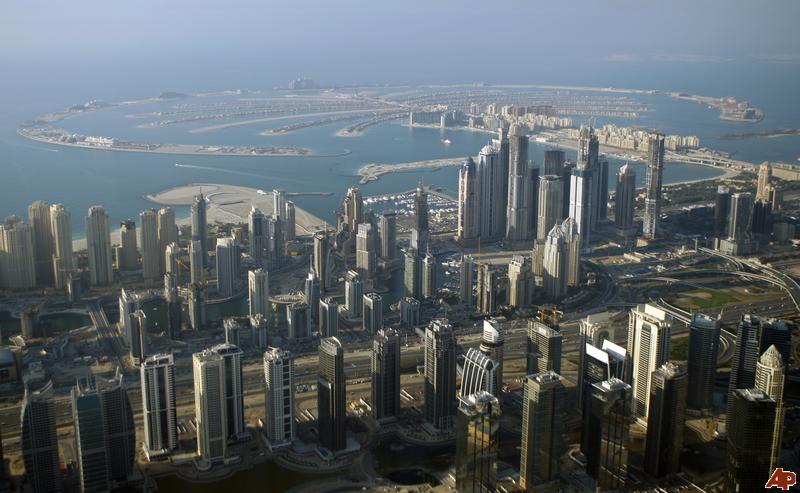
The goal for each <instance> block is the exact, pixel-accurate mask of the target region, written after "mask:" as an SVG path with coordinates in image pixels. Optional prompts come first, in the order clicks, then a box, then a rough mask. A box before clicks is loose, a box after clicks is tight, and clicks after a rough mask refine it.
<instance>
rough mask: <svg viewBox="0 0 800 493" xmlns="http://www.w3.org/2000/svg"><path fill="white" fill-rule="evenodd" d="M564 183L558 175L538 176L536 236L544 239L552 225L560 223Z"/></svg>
mask: <svg viewBox="0 0 800 493" xmlns="http://www.w3.org/2000/svg"><path fill="white" fill-rule="evenodd" d="M563 193H564V183H563V181H562V180H561V177H559V176H558V175H543V176H542V177H540V178H539V207H538V210H537V214H538V218H537V225H536V238H537V239H539V240H544V239H545V238H547V233H549V232H550V230H552V229H553V226H555V225H556V224H559V223H561V221H562V219H563V218H562V217H561V213H562V203H563V200H562V198H561V194H563Z"/></svg>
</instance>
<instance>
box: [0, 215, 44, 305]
mask: <svg viewBox="0 0 800 493" xmlns="http://www.w3.org/2000/svg"><path fill="white" fill-rule="evenodd" d="M34 253H35V252H34V239H33V229H32V228H31V227H30V225H28V224H25V223H23V222H22V220H21V219H20V218H19V217H17V216H10V217H8V218H6V220H5V222H4V223H3V224H1V225H0V287H3V288H5V289H31V288H34V287H36V257H35V255H34Z"/></svg>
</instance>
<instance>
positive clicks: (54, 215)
mask: <svg viewBox="0 0 800 493" xmlns="http://www.w3.org/2000/svg"><path fill="white" fill-rule="evenodd" d="M71 221H72V219H71V215H70V213H69V210H67V209H66V208H65V207H64V206H63V205H61V204H53V205H51V206H50V227H52V228H53V259H52V266H53V275H54V279H55V283H54V285H55V288H56V289H64V288H65V287H66V285H67V280H68V279H69V276H70V274H71V273H72V269H73V260H72V222H71Z"/></svg>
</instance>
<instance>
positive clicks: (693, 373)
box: [686, 313, 720, 411]
mask: <svg viewBox="0 0 800 493" xmlns="http://www.w3.org/2000/svg"><path fill="white" fill-rule="evenodd" d="M719 336H720V319H719V318H711V317H709V316H708V315H703V314H702V313H695V314H693V315H692V322H691V323H690V324H689V356H688V370H689V382H688V388H687V392H686V405H687V406H688V407H689V408H691V409H697V410H700V411H710V410H711V409H712V407H713V397H714V382H715V380H716V377H717V359H718V355H719Z"/></svg>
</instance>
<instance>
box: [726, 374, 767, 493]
mask: <svg viewBox="0 0 800 493" xmlns="http://www.w3.org/2000/svg"><path fill="white" fill-rule="evenodd" d="M731 395H732V397H731V400H730V406H729V408H728V413H729V415H730V423H731V426H730V427H728V452H727V463H728V468H727V471H726V474H725V484H726V486H727V491H741V492H744V491H761V490H763V489H764V483H765V482H766V479H769V477H770V475H771V474H772V469H771V467H770V464H771V463H772V447H773V444H774V437H773V436H772V431H773V430H774V428H775V409H776V407H777V406H776V402H775V400H774V399H773V398H772V397H770V396H769V395H767V394H765V393H764V392H762V391H761V390H758V389H736V390H734V391H733V393H732V394H731ZM765 478H766V479H765Z"/></svg>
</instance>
